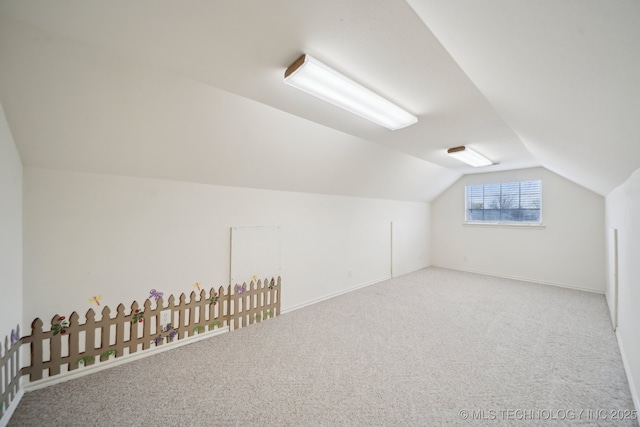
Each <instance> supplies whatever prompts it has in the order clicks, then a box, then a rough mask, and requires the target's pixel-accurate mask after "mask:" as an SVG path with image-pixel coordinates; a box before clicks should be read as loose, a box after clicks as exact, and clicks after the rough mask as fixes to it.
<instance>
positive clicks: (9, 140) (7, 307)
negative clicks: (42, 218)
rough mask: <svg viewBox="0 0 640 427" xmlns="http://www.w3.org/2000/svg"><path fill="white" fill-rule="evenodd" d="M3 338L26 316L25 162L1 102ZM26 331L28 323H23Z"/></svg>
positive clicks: (0, 334)
mask: <svg viewBox="0 0 640 427" xmlns="http://www.w3.org/2000/svg"><path fill="white" fill-rule="evenodd" d="M0 287H1V289H2V294H1V296H0V340H2V341H1V342H2V344H3V345H4V337H5V336H8V335H10V333H11V330H12V329H15V327H16V325H17V324H18V323H20V322H21V320H22V162H21V161H20V156H19V155H18V151H17V149H16V146H15V144H14V142H13V137H12V136H11V131H10V130H9V125H8V124H7V120H6V118H5V115H4V110H3V109H2V105H0ZM20 327H21V328H23V329H22V331H23V332H24V325H20Z"/></svg>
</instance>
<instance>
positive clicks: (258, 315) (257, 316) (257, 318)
mask: <svg viewBox="0 0 640 427" xmlns="http://www.w3.org/2000/svg"><path fill="white" fill-rule="evenodd" d="M269 317H271V310H267V311H265V312H264V317H262V316H261V315H260V314H256V315H255V316H253V318H254V320H256V321H257V322H259V321H261V320H262V319H267V318H269Z"/></svg>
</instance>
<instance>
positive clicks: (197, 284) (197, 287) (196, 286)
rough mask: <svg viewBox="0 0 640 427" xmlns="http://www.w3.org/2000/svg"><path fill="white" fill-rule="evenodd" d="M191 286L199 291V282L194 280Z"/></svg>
mask: <svg viewBox="0 0 640 427" xmlns="http://www.w3.org/2000/svg"><path fill="white" fill-rule="evenodd" d="M193 287H194V288H196V289H197V290H198V292H200V282H196V283H195V284H194V285H193Z"/></svg>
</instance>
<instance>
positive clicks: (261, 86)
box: [0, 0, 640, 201]
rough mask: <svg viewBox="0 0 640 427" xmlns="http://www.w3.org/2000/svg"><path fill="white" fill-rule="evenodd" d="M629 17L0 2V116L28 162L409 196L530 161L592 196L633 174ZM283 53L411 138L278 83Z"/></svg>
mask: <svg viewBox="0 0 640 427" xmlns="http://www.w3.org/2000/svg"><path fill="white" fill-rule="evenodd" d="M639 4H640V2H638V1H637V0H633V1H632V0H629V1H618V0H615V1H614V0H608V1H606V2H604V1H600V0H597V1H589V0H572V1H565V0H548V1H536V2H513V1H511V0H504V1H497V0H491V1H478V0H467V1H462V0H439V1H426V0H424V1H423V0H409V1H408V3H407V2H405V1H404V0H379V1H371V0H351V1H344V0H323V1H321V2H320V1H316V0H275V1H268V2H266V1H264V0H253V1H251V0H223V1H220V0H219V1H204V0H198V1H196V0H184V1H180V2H177V1H174V0H146V1H145V0H139V1H135V2H132V1H130V0H108V1H107V0H102V1H93V2H87V1H86V0H0V64H2V66H0V102H2V104H3V106H4V109H5V113H6V115H7V119H8V121H9V125H10V127H11V130H12V132H13V136H14V139H15V141H16V144H17V146H18V150H19V152H20V154H21V157H22V160H23V163H24V164H25V166H31V167H45V168H56V169H65V170H74V171H85V172H98V173H109V174H119V175H133V176H145V177H153V178H163V179H174V180H184V181H191V182H201V183H208V184H221V185H234V186H248V187H257V188H272V189H279V190H292V191H306V192H317V193H326V194H341V195H350V196H362V197H378V198H388V199H400V200H420V201H424V200H432V199H433V198H434V197H436V196H437V195H438V194H439V193H440V192H442V191H443V190H444V189H446V188H447V187H448V186H449V185H450V184H451V183H453V182H454V181H455V180H457V179H458V178H459V177H460V176H461V174H464V173H477V172H485V171H496V170H506V169H517V168H523V167H530V166H537V165H543V166H545V167H547V168H548V169H550V170H552V171H555V172H556V173H559V174H560V175H563V176H565V177H566V178H568V179H571V180H573V181H575V182H577V183H579V184H581V185H584V186H585V187H587V188H590V189H592V190H593V191H596V192H598V193H600V194H606V193H607V192H608V191H610V190H611V189H613V188H614V187H615V186H616V185H618V184H620V183H621V182H622V181H624V179H625V178H626V177H627V176H629V175H630V173H631V172H632V171H633V170H635V169H637V168H638V167H640V141H639V137H638V135H640V120H637V119H636V117H635V116H637V115H638V112H640V108H639V107H640V104H639V100H640V84H638V83H639V81H638V79H639V76H640V53H639V51H640V50H639V49H638V48H637V46H636V45H637V44H638V43H637V42H638V41H640V30H639V29H638V27H640V26H637V25H634V24H635V23H637V22H640V21H639V18H640V6H639ZM434 34H435V36H434ZM303 52H305V53H309V54H311V55H313V56H315V57H317V58H318V59H320V60H322V61H324V62H326V63H327V64H329V65H332V66H334V67H335V68H337V69H339V70H340V71H342V72H344V73H345V74H347V75H349V76H350V77H352V78H354V79H356V80H358V81H360V82H361V83H362V84H364V85H366V86H368V87H370V88H372V89H374V90H375V91H376V92H378V93H380V94H381V95H383V96H386V97H387V98H389V99H391V100H393V101H395V102H397V103H398V104H400V105H401V106H404V107H405V108H407V109H408V110H409V111H411V112H412V113H414V114H416V115H417V116H418V117H419V122H418V124H416V125H414V126H411V127H408V128H406V129H403V130H399V131H388V130H386V129H384V128H381V127H379V126H377V125H375V124H372V123H369V122H368V121H366V120H364V119H361V118H360V117H357V116H354V115H352V114H350V113H347V112H344V111H343V110H340V109H338V108H336V107H334V106H332V105H329V104H326V103H324V102H322V101H319V100H317V99H315V98H313V97H310V96H309V95H306V94H304V93H302V92H299V91H296V90H295V89H293V88H291V87H289V86H287V85H285V84H284V83H283V81H282V76H283V72H284V69H285V68H286V67H287V66H288V65H289V64H290V63H291V62H293V61H294V60H295V59H296V58H297V57H298V56H299V55H300V54H301V53H303ZM457 145H468V146H470V147H473V148H475V149H477V151H479V152H481V153H483V154H485V155H487V156H488V157H489V158H490V159H491V160H493V161H495V162H498V163H500V164H499V165H496V166H491V167H488V168H484V169H473V168H470V167H466V166H464V165H462V164H460V163H458V162H457V161H455V160H453V159H450V158H448V157H447V156H446V154H445V152H446V149H447V148H449V147H453V146H457Z"/></svg>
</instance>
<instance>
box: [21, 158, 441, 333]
mask: <svg viewBox="0 0 640 427" xmlns="http://www.w3.org/2000/svg"><path fill="white" fill-rule="evenodd" d="M24 180H25V181H24V246H25V276H24V283H25V285H24V286H25V301H26V303H25V307H24V313H25V320H26V321H29V322H30V321H31V320H33V318H34V317H41V318H43V320H45V319H46V320H45V322H46V321H47V320H48V319H50V318H51V317H52V316H53V315H55V314H56V313H57V314H60V315H63V314H66V315H69V314H70V312H71V311H72V310H76V311H78V313H79V314H80V315H83V314H84V313H85V312H86V310H87V309H88V308H89V307H90V306H91V304H90V303H89V302H88V298H90V297H91V296H93V295H96V294H101V295H102V297H103V300H102V302H103V304H107V305H109V306H111V307H115V306H116V305H117V304H119V303H121V302H122V303H125V304H127V305H128V304H129V303H130V302H131V301H133V300H134V299H135V300H137V301H139V302H142V301H143V300H144V299H145V298H147V297H148V294H149V290H150V289H151V288H155V289H157V290H159V291H162V292H164V293H165V294H169V293H174V294H179V293H182V292H186V293H189V292H191V291H192V290H193V284H194V283H195V282H200V283H201V284H203V285H205V286H212V285H213V286H216V287H218V286H220V285H225V284H226V283H227V282H228V277H229V257H230V249H229V229H230V227H232V226H255V225H277V226H280V227H281V254H282V255H281V257H282V276H283V299H282V304H283V309H287V308H291V307H295V306H299V305H303V304H305V303H308V302H311V301H313V300H316V299H320V298H323V297H325V296H328V295H332V294H335V293H339V292H342V291H345V290H347V289H350V288H353V287H356V286H359V285H363V284H366V283H370V282H374V281H378V280H380V279H384V278H387V277H389V275H390V265H391V263H390V261H391V260H390V256H391V252H390V251H391V249H390V241H391V238H390V223H391V221H399V222H402V223H403V224H405V225H406V226H407V227H409V228H410V230H411V233H410V236H411V238H410V239H406V240H405V241H404V242H405V244H407V245H410V246H411V247H412V249H414V248H418V249H419V250H411V251H409V250H406V251H404V253H406V254H407V255H406V259H403V260H402V262H400V263H398V265H401V266H402V267H403V269H404V271H403V272H405V273H406V272H409V271H413V270H417V269H419V268H422V267H425V266H427V265H428V264H429V262H430V251H429V241H430V236H429V222H430V217H429V209H430V206H429V204H428V203H417V202H399V201H388V200H378V199H364V198H353V197H343V196H327V195H316V194H308V193H293V192H282V191H271V190H258V189H247V188H235V187H223V186H214V185H205V184H193V183H185V182H176V181H163V180H153V179H145V178H135V177H121V176H111V175H100V174H87V173H75V172H62V171H53V170H46V169H36V168H25V174H24ZM349 270H351V277H349ZM399 273H401V272H400V271H395V272H394V274H399Z"/></svg>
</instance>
